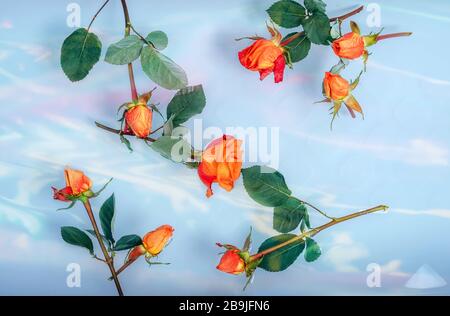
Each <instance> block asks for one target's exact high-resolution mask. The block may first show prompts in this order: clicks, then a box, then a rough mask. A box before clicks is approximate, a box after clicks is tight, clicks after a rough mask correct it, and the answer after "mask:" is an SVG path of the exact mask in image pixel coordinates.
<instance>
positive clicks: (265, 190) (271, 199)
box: [242, 166, 292, 207]
mask: <svg viewBox="0 0 450 316" xmlns="http://www.w3.org/2000/svg"><path fill="white" fill-rule="evenodd" d="M261 170H262V168H261V166H253V167H251V168H245V169H242V176H243V179H244V187H245V190H246V191H247V193H248V195H249V196H250V197H251V198H252V199H253V200H255V201H256V202H258V203H259V204H262V205H264V206H271V207H276V206H280V205H282V204H283V203H285V202H286V200H287V199H288V198H289V197H290V195H291V193H292V192H291V190H289V188H288V187H287V185H286V182H285V181H284V177H283V175H282V174H281V173H279V172H278V171H276V170H274V169H272V168H269V167H263V171H264V172H261Z"/></svg>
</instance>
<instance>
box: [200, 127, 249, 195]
mask: <svg viewBox="0 0 450 316" xmlns="http://www.w3.org/2000/svg"><path fill="white" fill-rule="evenodd" d="M241 144H242V141H241V140H238V139H235V138H234V137H232V136H228V135H223V137H221V138H218V139H216V140H214V141H212V142H211V143H210V144H209V145H208V146H207V147H206V149H205V151H204V152H203V155H202V161H201V162H200V165H199V166H198V175H199V177H200V179H201V180H202V182H203V183H204V184H205V185H206V186H207V187H208V189H207V191H206V196H207V197H210V196H211V195H212V194H213V192H212V188H211V186H212V184H213V182H217V183H219V185H220V186H221V187H222V188H223V189H225V190H227V191H231V190H232V189H233V187H234V182H235V181H236V180H237V179H238V178H239V176H240V174H241V168H242V150H241V149H240V147H241Z"/></svg>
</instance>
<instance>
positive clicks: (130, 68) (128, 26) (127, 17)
mask: <svg viewBox="0 0 450 316" xmlns="http://www.w3.org/2000/svg"><path fill="white" fill-rule="evenodd" d="M121 2H122V8H123V15H124V17H125V36H128V35H130V30H131V21H130V14H129V13H128V7H127V2H126V0H121ZM128 76H129V77H130V88H131V98H132V99H133V101H137V100H138V93H137V90H136V82H135V81H134V72H133V64H132V63H129V64H128Z"/></svg>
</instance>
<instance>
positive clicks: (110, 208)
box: [100, 193, 116, 244]
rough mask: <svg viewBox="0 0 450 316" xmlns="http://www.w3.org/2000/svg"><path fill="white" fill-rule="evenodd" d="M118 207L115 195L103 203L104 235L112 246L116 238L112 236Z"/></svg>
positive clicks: (102, 224)
mask: <svg viewBox="0 0 450 316" xmlns="http://www.w3.org/2000/svg"><path fill="white" fill-rule="evenodd" d="M115 207H116V201H115V197H114V193H113V194H112V195H111V196H110V197H109V198H108V199H107V200H106V201H105V203H103V205H102V207H101V208H100V224H101V226H102V230H103V234H104V235H105V237H106V239H108V240H109V241H110V242H111V244H114V237H113V234H112V222H113V218H114V212H115Z"/></svg>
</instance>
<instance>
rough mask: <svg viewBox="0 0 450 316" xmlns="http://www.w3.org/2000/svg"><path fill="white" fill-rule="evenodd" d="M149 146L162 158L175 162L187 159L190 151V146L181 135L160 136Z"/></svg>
mask: <svg viewBox="0 0 450 316" xmlns="http://www.w3.org/2000/svg"><path fill="white" fill-rule="evenodd" d="M150 147H152V148H153V149H154V150H156V151H157V152H158V153H159V154H161V156H163V157H164V158H167V159H170V160H173V161H175V162H183V161H187V160H189V159H190V157H191V153H192V146H191V145H190V144H189V143H188V142H187V141H186V140H185V139H184V138H182V137H175V136H161V137H160V138H158V139H157V140H156V141H155V142H153V143H151V145H150Z"/></svg>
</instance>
